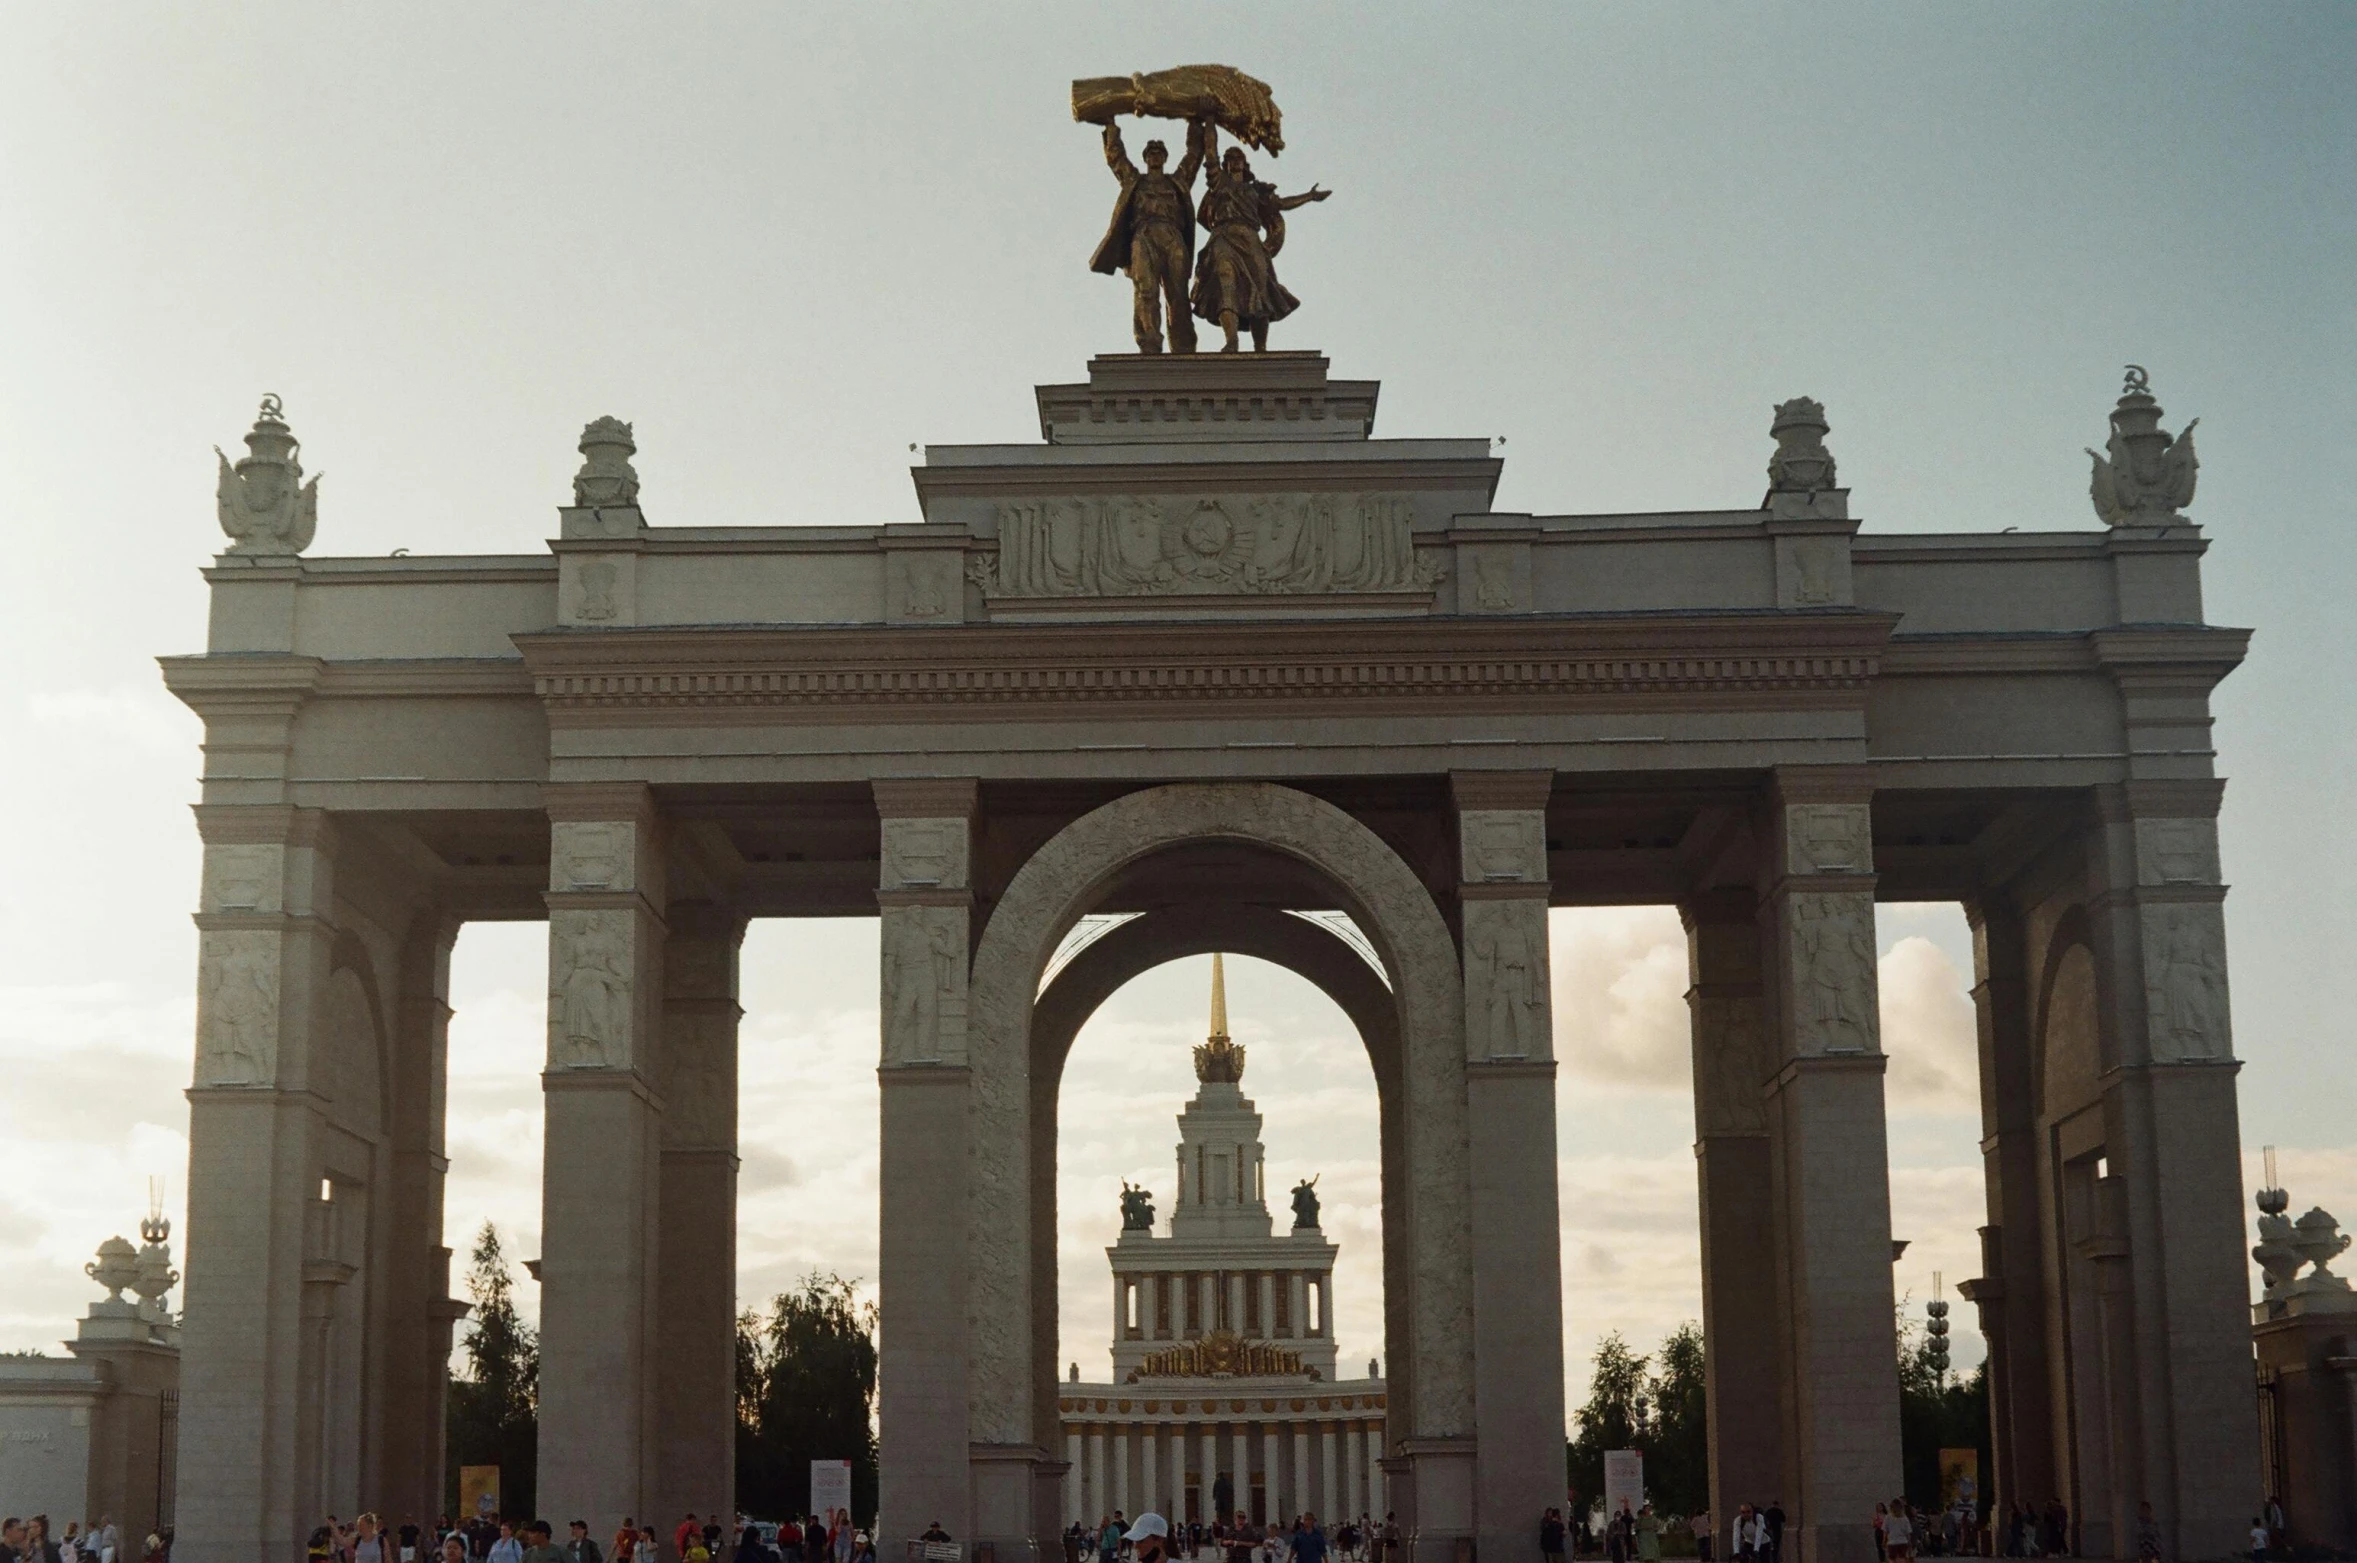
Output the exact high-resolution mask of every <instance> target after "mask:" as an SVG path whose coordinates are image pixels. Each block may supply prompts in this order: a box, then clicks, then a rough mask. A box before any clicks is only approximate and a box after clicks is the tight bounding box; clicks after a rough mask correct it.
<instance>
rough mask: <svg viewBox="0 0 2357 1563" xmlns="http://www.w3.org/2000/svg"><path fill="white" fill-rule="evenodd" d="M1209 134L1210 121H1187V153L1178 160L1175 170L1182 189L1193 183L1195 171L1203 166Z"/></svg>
mask: <svg viewBox="0 0 2357 1563" xmlns="http://www.w3.org/2000/svg"><path fill="white" fill-rule="evenodd" d="M1210 136H1211V121H1209V120H1207V119H1196V120H1189V121H1188V122H1187V155H1186V156H1185V157H1184V158H1181V159H1180V160H1179V166H1178V171H1177V178H1178V182H1179V185H1180V187H1181V188H1182V189H1184V188H1189V187H1191V186H1193V184H1194V183H1195V172H1196V170H1197V169H1199V168H1201V167H1202V166H1203V159H1204V157H1205V155H1206V153H1207V150H1208V147H1207V143H1208V142H1209V140H1210Z"/></svg>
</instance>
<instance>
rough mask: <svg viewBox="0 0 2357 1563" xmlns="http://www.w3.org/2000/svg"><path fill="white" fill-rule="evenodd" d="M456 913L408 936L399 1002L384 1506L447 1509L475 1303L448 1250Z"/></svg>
mask: <svg viewBox="0 0 2357 1563" xmlns="http://www.w3.org/2000/svg"><path fill="white" fill-rule="evenodd" d="M457 936H458V924H457V922H456V921H454V920H452V919H450V918H448V917H445V916H443V915H441V914H440V913H438V912H427V913H424V914H422V915H420V916H419V917H418V918H417V919H416V920H415V921H414V922H413V923H412V924H411V926H410V929H409V932H408V934H407V936H406V937H405V938H404V939H403V941H402V947H401V953H400V967H399V974H398V977H397V982H398V985H399V989H400V998H399V1000H398V1002H397V1003H396V1004H394V1005H393V1007H392V1013H391V1015H390V1016H389V1020H390V1022H391V1032H392V1035H391V1043H392V1046H391V1050H390V1051H391V1054H392V1058H391V1065H392V1067H391V1068H390V1070H389V1071H388V1075H389V1084H390V1090H389V1093H388V1096H387V1100H386V1103H385V1129H386V1133H387V1135H388V1137H389V1138H390V1139H391V1141H392V1147H391V1157H390V1163H391V1170H390V1179H389V1182H390V1188H389V1189H388V1198H387V1200H386V1205H385V1210H386V1216H387V1225H388V1226H389V1228H390V1231H389V1232H388V1234H387V1242H386V1262H385V1267H384V1274H383V1285H384V1288H385V1291H386V1293H387V1296H386V1298H385V1306H384V1309H383V1313H382V1330H383V1345H382V1350H383V1353H384V1363H385V1367H384V1373H383V1377H382V1382H383V1385H384V1417H383V1423H382V1430H383V1444H382V1450H383V1453H382V1457H381V1461H380V1466H379V1469H380V1472H381V1483H382V1486H381V1490H382V1492H383V1493H384V1498H383V1501H382V1506H383V1508H384V1509H385V1510H386V1511H387V1512H388V1513H399V1514H419V1515H431V1514H435V1513H438V1512H440V1510H441V1508H442V1506H443V1504H442V1472H443V1464H444V1452H445V1449H444V1444H445V1436H446V1429H447V1427H448V1422H449V1417H448V1411H447V1400H448V1393H449V1387H450V1344H451V1339H450V1338H451V1327H452V1325H453V1324H455V1323H456V1322H457V1320H458V1319H459V1318H461V1317H463V1316H464V1314H465V1312H466V1307H465V1305H464V1304H462V1303H458V1302H455V1301H453V1300H452V1298H451V1296H450V1250H449V1249H447V1248H444V1247H443V1246H442V1184H443V1175H444V1173H445V1172H446V1171H447V1170H448V1168H449V1165H450V1163H449V1158H448V1157H447V1155H446V1154H445V1150H444V1138H443V1125H444V1118H445V1112H444V1102H445V1097H446V1084H447V1079H448V1068H447V1065H448V1057H449V1050H450V1001H449V995H450V950H451V946H452V944H453V943H454V942H455V941H456V939H457Z"/></svg>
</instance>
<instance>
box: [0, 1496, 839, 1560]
mask: <svg viewBox="0 0 2357 1563" xmlns="http://www.w3.org/2000/svg"><path fill="white" fill-rule="evenodd" d="M731 1542H733V1545H734V1554H735V1558H736V1559H737V1560H738V1563H875V1559H876V1547H875V1542H874V1541H873V1540H872V1539H871V1538H870V1537H869V1536H868V1533H867V1532H866V1531H864V1530H861V1529H859V1528H858V1527H856V1526H854V1525H853V1524H852V1523H851V1516H850V1514H849V1513H848V1512H846V1511H845V1510H842V1509H835V1510H831V1511H829V1512H828V1513H827V1514H826V1515H824V1516H820V1515H815V1514H812V1515H804V1516H801V1517H799V1518H789V1519H787V1520H786V1521H785V1522H784V1523H782V1524H780V1525H777V1526H774V1527H769V1526H763V1525H758V1524H755V1523H754V1522H752V1521H750V1520H747V1519H745V1518H744V1517H743V1516H741V1515H740V1516H738V1518H737V1520H736V1523H735V1524H734V1525H733V1526H727V1527H724V1526H722V1525H721V1524H720V1522H719V1521H718V1520H716V1519H703V1518H699V1517H698V1516H697V1515H694V1514H690V1515H688V1516H687V1517H686V1518H684V1519H682V1520H681V1521H680V1522H679V1524H678V1525H677V1526H676V1527H674V1528H673V1530H672V1532H671V1534H670V1535H669V1536H668V1537H666V1536H663V1535H661V1534H659V1533H658V1532H657V1531H655V1530H653V1529H652V1528H650V1527H645V1526H641V1525H640V1524H639V1523H638V1521H637V1520H635V1519H625V1520H624V1521H623V1522H622V1523H621V1525H620V1526H619V1527H618V1528H617V1529H616V1530H615V1531H614V1534H613V1535H612V1536H611V1537H609V1538H607V1539H605V1540H604V1541H600V1540H599V1539H598V1538H597V1537H595V1536H592V1535H591V1534H590V1533H589V1526H588V1524H587V1523H586V1522H585V1521H582V1520H574V1521H572V1522H571V1523H570V1524H568V1525H567V1526H566V1527H565V1534H564V1535H563V1536H562V1537H561V1538H560V1537H559V1536H558V1535H557V1534H556V1529H555V1527H554V1526H552V1525H550V1524H549V1522H548V1521H546V1520H509V1519H503V1518H501V1517H500V1516H499V1515H497V1514H482V1515H478V1516H476V1517H475V1518H473V1519H470V1520H466V1521H463V1522H458V1523H453V1522H452V1520H451V1519H450V1517H449V1516H448V1515H443V1516H442V1517H441V1518H440V1519H438V1520H436V1521H435V1522H434V1523H433V1525H432V1526H430V1527H420V1526H419V1525H417V1524H415V1523H413V1522H411V1521H407V1520H404V1521H403V1522H402V1523H400V1524H399V1525H387V1524H386V1523H385V1522H384V1520H383V1519H382V1518H381V1517H380V1516H378V1515H375V1514H363V1515H361V1516H360V1517H359V1518H357V1519H355V1520H351V1521H349V1522H347V1521H343V1520H339V1519H338V1518H336V1516H334V1515H332V1514H331V1515H329V1516H328V1517H327V1522H326V1523H325V1524H323V1525H320V1526H318V1527H317V1528H316V1529H314V1530H313V1531H312V1532H311V1540H310V1545H309V1546H308V1547H307V1548H306V1551H305V1563H716V1560H718V1559H721V1558H723V1557H725V1556H727V1554H728V1551H729V1547H728V1545H727V1544H728V1543H731ZM0 1563H127V1560H118V1559H114V1558H111V1557H110V1558H106V1559H103V1560H102V1559H97V1558H94V1557H93V1556H91V1555H90V1554H87V1553H85V1554H84V1555H83V1557H82V1558H80V1559H76V1558H74V1557H72V1556H66V1557H60V1556H58V1555H57V1553H56V1552H55V1551H52V1552H50V1553H49V1554H47V1555H46V1556H45V1557H43V1556H36V1555H34V1554H30V1553H26V1554H20V1555H19V1556H17V1557H10V1556H0ZM143 1563H169V1560H168V1558H166V1557H164V1556H161V1555H158V1556H156V1557H153V1558H149V1559H145V1560H143Z"/></svg>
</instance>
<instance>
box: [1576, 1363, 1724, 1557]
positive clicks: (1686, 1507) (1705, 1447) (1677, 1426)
mask: <svg viewBox="0 0 2357 1563" xmlns="http://www.w3.org/2000/svg"><path fill="white" fill-rule="evenodd" d="M1656 1364H1658V1366H1656ZM1703 1382H1704V1378H1703V1354H1702V1328H1701V1326H1699V1325H1697V1324H1695V1323H1694V1322H1693V1321H1691V1320H1689V1321H1687V1322H1686V1323H1684V1324H1681V1325H1679V1326H1678V1327H1677V1328H1676V1329H1674V1330H1672V1331H1670V1333H1669V1338H1668V1339H1666V1340H1664V1341H1663V1342H1662V1343H1661V1349H1660V1350H1659V1351H1658V1352H1655V1353H1653V1354H1651V1355H1648V1356H1639V1355H1638V1354H1636V1353H1635V1352H1633V1351H1631V1350H1629V1346H1628V1342H1626V1341H1624V1340H1622V1339H1621V1337H1620V1336H1619V1335H1618V1334H1617V1333H1615V1334H1611V1335H1607V1336H1605V1337H1604V1339H1603V1340H1602V1341H1601V1342H1599V1343H1598V1344H1597V1347H1596V1359H1595V1365H1594V1368H1593V1370H1592V1371H1591V1372H1590V1374H1589V1376H1588V1400H1587V1404H1585V1405H1583V1406H1581V1407H1580V1409H1579V1413H1578V1421H1579V1429H1578V1432H1577V1433H1575V1434H1574V1435H1573V1437H1572V1439H1571V1441H1570V1442H1569V1444H1567V1445H1566V1446H1565V1449H1564V1477H1565V1480H1566V1481H1567V1482H1568V1483H1569V1484H1570V1487H1571V1491H1572V1492H1573V1493H1574V1494H1575V1495H1576V1498H1575V1501H1576V1502H1577V1504H1578V1506H1579V1507H1580V1508H1582V1509H1587V1508H1591V1507H1593V1506H1594V1505H1595V1504H1597V1503H1600V1502H1602V1501H1603V1497H1604V1451H1605V1450H1607V1449H1635V1450H1638V1451H1640V1452H1641V1453H1642V1454H1643V1455H1644V1456H1645V1491H1646V1496H1647V1497H1648V1498H1650V1499H1651V1500H1652V1502H1653V1506H1654V1508H1655V1510H1656V1511H1657V1512H1659V1513H1661V1514H1663V1515H1665V1516H1666V1515H1673V1514H1693V1513H1695V1512H1696V1511H1698V1510H1700V1509H1701V1508H1702V1507H1703V1506H1704V1505H1706V1504H1708V1503H1709V1502H1710V1428H1709V1417H1708V1413H1707V1409H1706V1407H1707V1401H1706V1398H1705V1396H1704V1393H1703Z"/></svg>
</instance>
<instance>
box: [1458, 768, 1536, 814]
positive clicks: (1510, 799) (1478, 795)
mask: <svg viewBox="0 0 2357 1563" xmlns="http://www.w3.org/2000/svg"><path fill="white" fill-rule="evenodd" d="M1554 791H1555V773H1554V772H1553V771H1451V772H1449V801H1450V802H1451V803H1453V804H1455V805H1456V807H1457V810H1458V812H1460V813H1462V812H1464V811H1466V810H1468V809H1544V808H1545V807H1546V806H1547V800H1548V798H1549V797H1551V796H1552V795H1553V794H1554Z"/></svg>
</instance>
